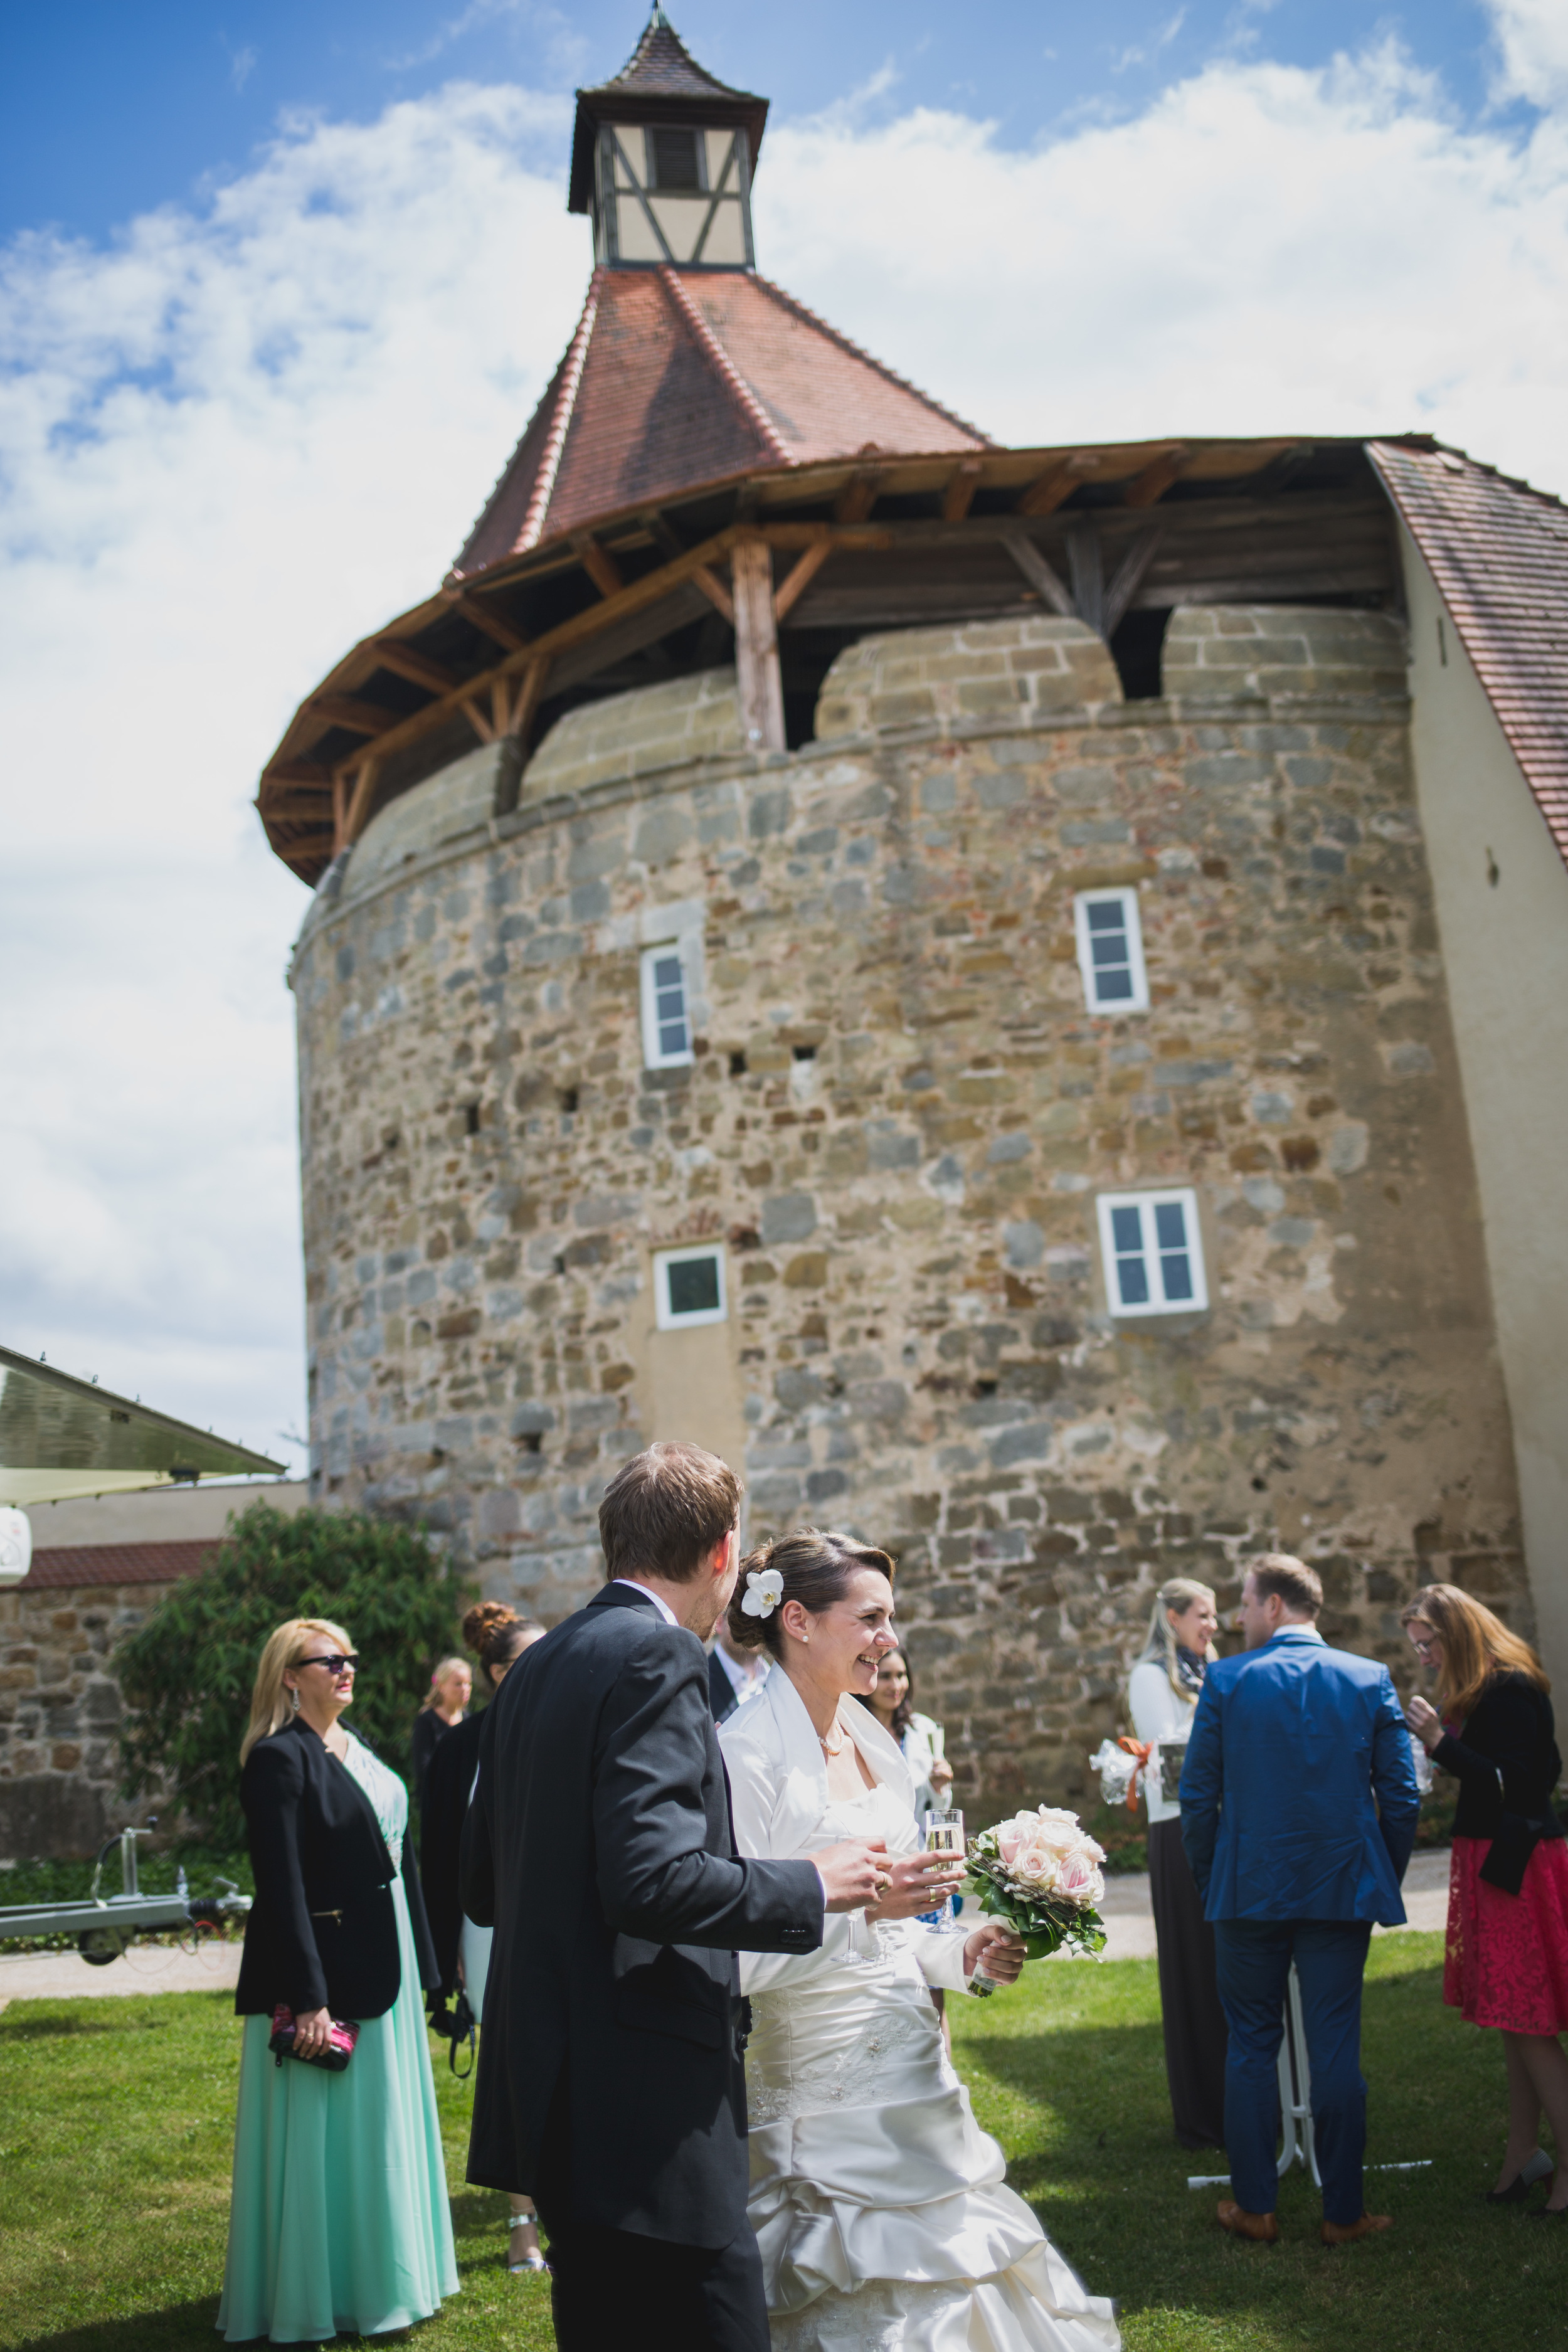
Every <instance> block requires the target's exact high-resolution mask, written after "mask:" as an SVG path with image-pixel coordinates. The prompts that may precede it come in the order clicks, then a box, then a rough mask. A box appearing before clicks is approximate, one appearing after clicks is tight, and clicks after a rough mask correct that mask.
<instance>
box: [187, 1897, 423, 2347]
mask: <svg viewBox="0 0 1568 2352" xmlns="http://www.w3.org/2000/svg"><path fill="white" fill-rule="evenodd" d="M392 1896H393V1902H394V1904H395V1907H396V1911H397V1941H398V1948H399V1951H400V1953H401V1955H402V1959H403V1984H402V1989H401V1990H400V1991H399V1993H398V1996H397V1999H396V2000H395V2002H394V2004H393V2006H392V2008H391V2009H390V2010H389V2011H387V2013H386V2015H385V2016H384V2017H373V2018H367V2019H366V2021H364V2024H363V2026H362V2028H361V2030H360V2037H359V2042H358V2045H357V2047H356V2048H355V2051H354V2054H353V2058H352V2059H351V2060H350V2062H349V2064H348V2066H347V2068H346V2069H345V2071H344V2072H343V2073H342V2074H323V2073H322V2072H321V2068H320V2067H318V2066H301V2065H299V2064H297V2063H295V2061H294V2060H293V2059H291V2058H288V2059H285V2060H284V2062H283V2063H282V2065H281V2066H279V2064H278V2063H277V2062H276V2060H275V2059H274V2058H273V2056H272V2054H271V2053H270V2052H269V2050H268V2047H267V2043H268V2036H269V2035H270V2033H271V2031H272V2021H271V2020H270V2018H266V2017H247V2019H246V2021H245V2039H244V2045H243V2048H242V2051H241V2055H240V2062H239V2114H238V2116H237V2120H236V2124H235V2134H234V2197H233V2202H232V2205H231V2207H230V2210H229V2223H228V2260H227V2263H226V2264H225V2266H224V2280H223V2301H222V2303H221V2305H219V2307H218V2315H217V2324H218V2327H219V2329H220V2331H221V2332H222V2334H223V2336H224V2338H225V2340H226V2342H227V2343H230V2344H245V2343H248V2342H251V2341H252V2340H253V2339H254V2338H256V2337H257V2336H266V2337H267V2338H268V2340H269V2341H270V2342H271V2343H273V2344H319V2343H321V2341H322V2339H323V2338H325V2339H328V2340H330V2339H331V2337H332V2336H336V2335H338V2334H339V2333H340V2332H353V2331H354V2330H357V2331H358V2332H359V2333H360V2334H361V2335H362V2336H374V2335H377V2334H379V2333H381V2332H382V2331H384V2329H387V2328H392V2327H406V2326H410V2325H411V2324H412V2323H413V2322H414V2321H416V2320H419V2319H427V2318H428V2317H429V2316H430V2314H431V2313H432V2312H433V2311H435V2310H437V2308H438V2306H439V2305H440V2302H441V2299H442V2297H443V2296H444V2295H448V2294H456V2293H457V2291H458V2264H457V2258H456V2255H455V2253H454V2252H453V2248H452V2215H451V2209H450V2207H449V2206H448V2204H447V2171H446V2166H445V2164H444V2163H443V2161H442V2156H441V2133H440V2126H439V2124H438V2122H437V2115H436V2085H435V2083H434V2082H433V2080H432V2079H431V2074H430V2047H429V2043H428V2042H427V2041H426V2035H425V2010H424V2003H423V2000H422V1999H421V1997H420V1991H419V1964H418V1961H417V1959H416V1957H415V1951H414V1938H413V1936H412V1935H411V1933H410V1932H409V1925H408V1906H407V1904H406V1903H405V1900H404V1895H403V1889H402V1887H401V1885H398V1884H397V1883H396V1882H394V1884H393V1890H392Z"/></svg>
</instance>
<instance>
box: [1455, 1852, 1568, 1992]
mask: <svg viewBox="0 0 1568 2352" xmlns="http://www.w3.org/2000/svg"><path fill="white" fill-rule="evenodd" d="M1491 1843H1492V1842H1491V1840H1490V1838H1467V1837H1457V1838H1456V1839H1455V1840H1454V1849H1453V1856H1452V1859H1451V1861H1450V1864H1449V1867H1448V1943H1447V1951H1446V1952H1445V1954H1444V1958H1443V1999H1444V2000H1446V2001H1447V2004H1448V2006H1449V2008H1450V2009H1457V2010H1458V2011H1461V2012H1462V2013H1463V2015H1464V2016H1465V2017H1466V2019H1467V2020H1468V2022H1469V2023H1470V2024H1471V2025H1496V2026H1500V2027H1501V2028H1502V2030H1503V2032H1505V2033H1565V2032H1568V1841H1564V1840H1563V1839H1562V1838H1551V1839H1547V1840H1545V1841H1543V1842H1542V1844H1540V1845H1538V1846H1537V1847H1536V1849H1535V1852H1534V1853H1532V1854H1531V1857H1530V1861H1529V1864H1528V1865H1527V1866H1526V1869H1525V1874H1524V1883H1523V1885H1521V1888H1520V1890H1519V1893H1518V1894H1517V1895H1505V1894H1504V1893H1503V1891H1502V1889H1501V1887H1500V1886H1489V1885H1488V1884H1487V1882H1486V1880H1485V1879H1484V1878H1483V1877H1482V1876H1481V1874H1480V1870H1481V1864H1483V1863H1484V1862H1485V1860H1486V1858H1487V1856H1488V1854H1489V1853H1490V1852H1491Z"/></svg>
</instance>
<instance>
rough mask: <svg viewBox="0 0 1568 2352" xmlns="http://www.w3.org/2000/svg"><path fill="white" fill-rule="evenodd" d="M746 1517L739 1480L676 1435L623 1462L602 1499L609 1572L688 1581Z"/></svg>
mask: <svg viewBox="0 0 1568 2352" xmlns="http://www.w3.org/2000/svg"><path fill="white" fill-rule="evenodd" d="M740 1516H741V1482H740V1480H739V1479H738V1478H737V1477H736V1475H735V1474H734V1472H733V1471H732V1470H731V1468H730V1466H729V1465H728V1464H727V1463H724V1462H721V1461H720V1459H719V1456H718V1455H717V1454H708V1453H705V1452H704V1450H703V1448H702V1447H701V1446H700V1445H687V1444H681V1443H680V1442H679V1441H670V1442H666V1443H662V1444H658V1445H650V1446H649V1447H648V1449H647V1452H646V1454H633V1456H632V1458H631V1460H630V1461H629V1462H623V1463H622V1465H621V1466H620V1468H619V1469H618V1470H617V1471H616V1475H615V1476H614V1477H613V1478H612V1479H611V1481H610V1483H609V1485H608V1486H606V1487H605V1499H604V1501H603V1502H602V1503H601V1504H600V1506H599V1541H600V1542H601V1543H602V1544H603V1545H604V1547H605V1576H606V1578H609V1577H616V1576H631V1577H636V1576H637V1575H639V1574H641V1575H643V1576H657V1577H659V1578H661V1579H662V1580H664V1581H665V1582H666V1583H668V1584H687V1583H689V1581H690V1580H691V1579H692V1577H694V1576H695V1575H696V1573H697V1570H698V1568H699V1567H700V1564H701V1562H702V1561H703V1560H704V1559H706V1558H707V1556H708V1554H709V1553H710V1551H711V1550H712V1549H713V1547H714V1545H715V1544H717V1543H722V1542H723V1540H724V1538H725V1537H726V1536H727V1535H728V1534H729V1532H730V1530H731V1528H732V1527H734V1526H735V1524H736V1522H737V1521H738V1520H739V1518H740Z"/></svg>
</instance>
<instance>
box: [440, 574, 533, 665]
mask: <svg viewBox="0 0 1568 2352" xmlns="http://www.w3.org/2000/svg"><path fill="white" fill-rule="evenodd" d="M445 593H446V598H447V604H450V605H451V606H452V607H453V608H454V610H455V611H457V612H459V613H461V614H462V616H463V618H464V620H465V621H471V622H472V623H473V625H474V627H475V628H476V629H478V630H479V632H480V634H481V635H484V636H487V637H489V640H490V643H491V644H492V645H497V646H501V647H502V649H503V650H504V651H505V652H507V653H509V654H521V653H526V652H527V651H528V639H527V638H526V637H525V636H524V635H523V634H522V632H521V629H514V628H513V627H512V625H511V623H510V621H504V620H502V618H501V616H500V614H499V613H492V612H491V610H490V608H489V605H488V604H481V603H480V602H479V598H478V596H475V595H470V594H469V593H468V591H467V590H466V589H463V588H448V589H447V591H446V592H445Z"/></svg>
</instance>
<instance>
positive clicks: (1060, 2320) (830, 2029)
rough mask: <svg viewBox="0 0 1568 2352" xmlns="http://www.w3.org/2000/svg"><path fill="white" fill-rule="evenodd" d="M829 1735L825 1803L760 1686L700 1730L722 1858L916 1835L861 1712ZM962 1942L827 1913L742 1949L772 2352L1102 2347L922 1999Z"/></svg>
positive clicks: (901, 1792)
mask: <svg viewBox="0 0 1568 2352" xmlns="http://www.w3.org/2000/svg"><path fill="white" fill-rule="evenodd" d="M838 1719H839V1721H840V1723H841V1724H842V1725H843V1727H844V1728H845V1729H846V1731H847V1733H848V1734H849V1736H850V1738H852V1739H853V1740H854V1742H855V1745H856V1747H857V1748H858V1750H859V1752H860V1755H861V1757H862V1758H863V1759H864V1761H865V1763H866V1765H867V1766H868V1769H869V1770H870V1771H871V1773H872V1774H873V1775H874V1777H875V1779H876V1781H877V1786H876V1788H875V1789H869V1790H867V1791H866V1794H865V1795H864V1797H862V1798H859V1799H857V1800H854V1801H830V1800H829V1797H828V1793H827V1775H826V1767H825V1765H824V1762H823V1757H822V1749H821V1747H820V1745H819V1743H818V1740H817V1738H816V1732H815V1730H814V1729H813V1727H812V1724H811V1719H810V1717H808V1716H807V1714H806V1711H805V1706H804V1705H803V1704H802V1701H801V1699H800V1696H799V1695H798V1693H797V1692H796V1691H795V1687H794V1685H792V1684H791V1682H790V1681H789V1678H788V1676H787V1675H784V1674H782V1673H773V1674H772V1675H769V1676H768V1679H767V1682H766V1684H765V1685H764V1687H763V1691H762V1692H761V1693H760V1695H759V1696H758V1697H757V1698H756V1699H755V1700H753V1701H752V1705H751V1706H747V1707H743V1708H742V1709H741V1710H740V1712H739V1713H737V1714H735V1715H732V1716H731V1717H729V1718H728V1720H727V1721H726V1722H725V1723H723V1724H722V1725H721V1727H720V1733H719V1737H720V1739H721V1742H722V1745H723V1748H724V1760H725V1763H726V1764H727V1766H728V1768H729V1773H730V1782H731V1798H732V1803H733V1809H734V1820H735V1838H736V1843H737V1844H738V1846H739V1847H740V1850H741V1852H742V1853H746V1854H760V1855H769V1856H772V1857H773V1858H774V1859H781V1860H782V1859H785V1858H789V1857H793V1856H796V1855H805V1854H809V1853H813V1852H815V1851H816V1848H818V1847H820V1846H825V1845H832V1844H834V1843H837V1841H838V1840H840V1839H843V1838H850V1837H865V1836H874V1835H877V1834H880V1835H881V1836H882V1837H883V1838H884V1839H885V1841H886V1843H887V1846H888V1851H889V1853H892V1854H899V1853H910V1852H912V1851H913V1850H914V1849H915V1847H916V1846H918V1844H919V1843H920V1840H919V1836H918V1833H917V1832H916V1829H915V1823H914V1815H913V1813H912V1811H911V1810H910V1777H909V1771H908V1768H907V1767H906V1765H905V1763H904V1760H903V1758H902V1757H901V1756H900V1753H899V1749H898V1747H897V1744H896V1743H895V1742H894V1741H893V1740H892V1739H891V1738H889V1736H888V1734H887V1733H886V1732H885V1731H884V1730H883V1729H882V1727H881V1725H880V1724H879V1723H878V1721H877V1719H876V1717H874V1716H873V1715H871V1714H870V1713H869V1711H868V1709H867V1708H865V1707H863V1706H858V1704H857V1703H856V1702H855V1700H853V1699H846V1700H845V1701H844V1702H843V1704H842V1706H841V1707H840V1710H839V1718H838ZM963 1941H964V1939H963V1935H962V1934H961V1933H956V1932H953V1931H952V1930H936V1929H931V1928H927V1927H921V1926H920V1925H919V1924H918V1923H917V1922H913V1921H909V1922H899V1923H898V1924H896V1925H891V1926H881V1925H878V1926H870V1925H868V1922H867V1920H866V1916H865V1914H864V1913H863V1912H854V1913H851V1914H849V1915H847V1916H834V1917H830V1918H829V1919H828V1920H827V1921H826V1925H825V1929H824V1936H823V1943H822V1947H821V1948H820V1950H818V1951H816V1952H811V1953H807V1954H805V1955H804V1956H800V1957H785V1956H776V1955H773V1954H768V1953H759V1952H742V1955H741V1984H742V1990H743V1991H744V1992H746V1993H748V1994H749V1995H750V1997H751V2001H752V2040H751V2046H750V2048H749V2049H748V2051H747V2053H746V2083H747V2105H748V2111H749V2116H750V2123H751V2137H750V2147H751V2167H752V2189H751V2201H750V2208H749V2210H750V2216H751V2221H752V2227H753V2228H754V2229H755V2231H756V2233H757V2239H758V2242H759V2244H760V2246H761V2249H762V2256H763V2279H764V2282H765V2284H766V2289H767V2300H768V2317H769V2323H770V2326H771V2329H772V2335H773V2352H1117V2347H1119V2346H1120V2344H1121V2336H1120V2334H1119V2333H1118V2330H1117V2326H1116V2321H1115V2318H1114V2316H1113V2315H1112V2310H1111V2305H1110V2303H1109V2302H1108V2301H1107V2300H1106V2299H1105V2298H1104V2297H1103V2296H1100V2295H1091V2294H1085V2292H1084V2290H1083V2288H1082V2286H1081V2285H1080V2284H1079V2281H1078V2279H1077V2278H1076V2277H1075V2276H1074V2274H1073V2273H1072V2271H1071V2270H1070V2269H1069V2268H1068V2264H1067V2263H1065V2262H1064V2261H1063V2260H1062V2257H1061V2256H1060V2255H1059V2254H1058V2252H1057V2251H1056V2249H1055V2248H1054V2247H1053V2246H1052V2244H1051V2243H1050V2241H1049V2240H1048V2239H1047V2237H1046V2235H1045V2232H1044V2231H1042V2229H1041V2228H1040V2225H1039V2223H1038V2221H1037V2220H1036V2219H1035V2216H1034V2214H1033V2213H1032V2212H1031V2211H1030V2210H1029V2208H1028V2206H1027V2205H1026V2204H1025V2202H1024V2200H1023V2199H1022V2198H1021V2197H1018V2196H1016V2194H1015V2193H1014V2191H1013V2190H1012V2189H1009V2188H1007V2186H1006V2185H1005V2180H1004V2178H1003V2174H1004V2163H1003V2156H1002V2151H1001V2149H1000V2148H999V2147H997V2145H996V2142H995V2141H994V2139H991V2138H990V2137H987V2135H986V2134H985V2133H984V2132H983V2131H982V2130H981V2129H980V2126H978V2124H976V2122H975V2120H974V2117H973V2113H972V2112H971V2109H970V2105H969V2094H968V2092H967V2091H966V2090H965V2089H964V2087H963V2084H962V2083H961V2082H960V2081H959V2079H958V2077H957V2075H956V2074H954V2073H953V2071H952V2065H951V2064H950V2063H949V2062H948V2058H947V2053H946V2051H945V2050H944V2048H943V2045H942V2028H941V2025H940V2023H939V2021H938V2019H937V2014H936V2011H935V2008H934V2007H933V2005H932V2002H931V1992H930V1987H931V1985H934V1984H940V1985H944V1986H946V1987H948V1988H949V1989H950V1991H951V1992H952V1993H955V1994H956V1993H959V1992H962V1991H963V1982H964V1979H963Z"/></svg>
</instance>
